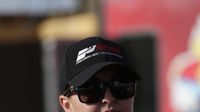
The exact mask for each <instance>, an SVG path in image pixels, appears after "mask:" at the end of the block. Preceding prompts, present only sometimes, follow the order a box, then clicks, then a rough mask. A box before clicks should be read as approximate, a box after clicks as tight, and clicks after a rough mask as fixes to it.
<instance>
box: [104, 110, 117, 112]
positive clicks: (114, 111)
mask: <svg viewBox="0 0 200 112" xmlns="http://www.w3.org/2000/svg"><path fill="white" fill-rule="evenodd" d="M104 112H120V111H116V110H106V111H104Z"/></svg>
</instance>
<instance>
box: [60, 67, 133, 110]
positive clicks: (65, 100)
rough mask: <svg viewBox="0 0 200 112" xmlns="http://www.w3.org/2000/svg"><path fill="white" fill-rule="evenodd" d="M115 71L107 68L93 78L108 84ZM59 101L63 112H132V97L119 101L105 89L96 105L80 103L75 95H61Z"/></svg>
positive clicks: (112, 68) (115, 69) (114, 68)
mask: <svg viewBox="0 0 200 112" xmlns="http://www.w3.org/2000/svg"><path fill="white" fill-rule="evenodd" d="M117 70H118V68H116V67H107V68H105V69H103V70H101V71H100V72H98V73H97V74H96V75H95V77H94V78H95V79H98V80H100V81H103V82H109V81H111V80H112V79H113V77H115V75H117V73H118V71H117ZM59 100H60V104H61V106H62V108H63V109H64V111H65V112H133V100H134V97H131V98H128V99H123V100H119V99H117V98H115V97H114V96H113V95H112V93H111V90H110V89H109V88H106V90H105V94H104V97H103V98H102V100H101V101H99V102H97V103H92V104H88V103H82V102H80V100H79V98H78V95H77V94H73V95H71V96H70V97H66V96H63V95H61V96H60V97H59Z"/></svg>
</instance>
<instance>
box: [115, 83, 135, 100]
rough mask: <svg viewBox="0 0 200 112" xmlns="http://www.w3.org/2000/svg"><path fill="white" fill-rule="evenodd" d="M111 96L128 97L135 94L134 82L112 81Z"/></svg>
mask: <svg viewBox="0 0 200 112" xmlns="http://www.w3.org/2000/svg"><path fill="white" fill-rule="evenodd" d="M111 92H112V94H113V96H114V97H115V98H117V99H128V98H131V97H133V96H134V94H135V82H126V83H124V82H119V81H114V82H113V84H112V87H111Z"/></svg>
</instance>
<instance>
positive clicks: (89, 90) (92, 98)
mask: <svg viewBox="0 0 200 112" xmlns="http://www.w3.org/2000/svg"><path fill="white" fill-rule="evenodd" d="M107 88H109V89H110V91H111V93H112V95H113V96H114V97H115V98H116V99H118V100H125V99H128V98H131V97H133V96H134V95H135V88H136V81H118V80H112V81H110V82H102V81H99V80H98V81H97V80H96V81H92V82H87V83H85V84H84V85H83V86H80V87H75V86H70V87H68V89H67V90H66V91H65V93H64V95H65V96H70V95H72V94H73V93H74V92H75V93H77V95H78V98H79V100H80V102H82V103H97V102H99V101H101V100H102V99H103V98H104V95H105V92H106V89H107Z"/></svg>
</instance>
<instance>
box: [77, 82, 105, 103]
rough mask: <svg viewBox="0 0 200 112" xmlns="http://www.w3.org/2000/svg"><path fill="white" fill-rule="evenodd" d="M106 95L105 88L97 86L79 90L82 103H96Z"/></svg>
mask: <svg viewBox="0 0 200 112" xmlns="http://www.w3.org/2000/svg"><path fill="white" fill-rule="evenodd" d="M103 94H104V90H103V88H100V87H99V86H97V85H93V86H90V87H84V88H79V91H78V96H79V100H80V101H81V102H82V103H96V102H99V101H100V100H101V99H102V96H103Z"/></svg>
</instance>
